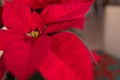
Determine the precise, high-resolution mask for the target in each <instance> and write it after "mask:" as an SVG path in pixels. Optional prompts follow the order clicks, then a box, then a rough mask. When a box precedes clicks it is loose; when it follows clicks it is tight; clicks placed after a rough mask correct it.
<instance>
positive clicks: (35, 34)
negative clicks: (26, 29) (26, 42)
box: [30, 31, 39, 37]
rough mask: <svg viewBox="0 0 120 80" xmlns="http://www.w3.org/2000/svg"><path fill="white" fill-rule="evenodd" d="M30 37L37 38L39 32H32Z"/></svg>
mask: <svg viewBox="0 0 120 80" xmlns="http://www.w3.org/2000/svg"><path fill="white" fill-rule="evenodd" d="M30 35H31V36H32V37H38V36H39V32H38V31H32V32H30Z"/></svg>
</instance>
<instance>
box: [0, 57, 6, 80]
mask: <svg viewBox="0 0 120 80" xmlns="http://www.w3.org/2000/svg"><path fill="white" fill-rule="evenodd" d="M5 71H6V68H5V65H4V61H3V58H0V80H2V78H3V76H4V74H5Z"/></svg>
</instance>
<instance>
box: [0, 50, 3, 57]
mask: <svg viewBox="0 0 120 80" xmlns="http://www.w3.org/2000/svg"><path fill="white" fill-rule="evenodd" d="M2 55H3V50H0V58H1V56H2Z"/></svg>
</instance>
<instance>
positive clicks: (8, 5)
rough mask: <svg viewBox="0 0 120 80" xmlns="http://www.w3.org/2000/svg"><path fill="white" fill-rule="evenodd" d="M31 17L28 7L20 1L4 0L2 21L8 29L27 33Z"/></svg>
mask: <svg viewBox="0 0 120 80" xmlns="http://www.w3.org/2000/svg"><path fill="white" fill-rule="evenodd" d="M8 13H9V14H8ZM32 18H33V16H32V13H31V10H30V8H29V7H28V6H27V5H25V4H23V3H22V2H21V1H17V0H13V1H12V2H5V5H4V9H3V22H4V25H5V26H6V27H7V28H8V29H12V30H14V31H17V32H21V33H28V32H30V29H31V24H32V23H31V22H32Z"/></svg>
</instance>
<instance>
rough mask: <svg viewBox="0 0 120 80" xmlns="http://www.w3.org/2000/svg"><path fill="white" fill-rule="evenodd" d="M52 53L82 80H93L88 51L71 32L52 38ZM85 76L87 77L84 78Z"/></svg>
mask: <svg viewBox="0 0 120 80" xmlns="http://www.w3.org/2000/svg"><path fill="white" fill-rule="evenodd" d="M52 40H53V41H52V51H53V52H54V53H55V54H56V56H58V57H59V58H60V59H61V60H62V61H63V62H64V63H65V64H66V65H67V66H68V67H70V68H71V69H72V70H73V71H74V72H75V73H76V74H78V75H79V76H80V77H81V79H83V80H93V74H92V61H91V56H90V53H89V50H88V49H87V48H86V46H85V45H84V44H83V42H82V41H81V39H79V38H78V37H77V36H75V35H74V34H73V33H71V32H61V33H59V34H56V35H54V36H53V37H52ZM86 76H87V77H86Z"/></svg>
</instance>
